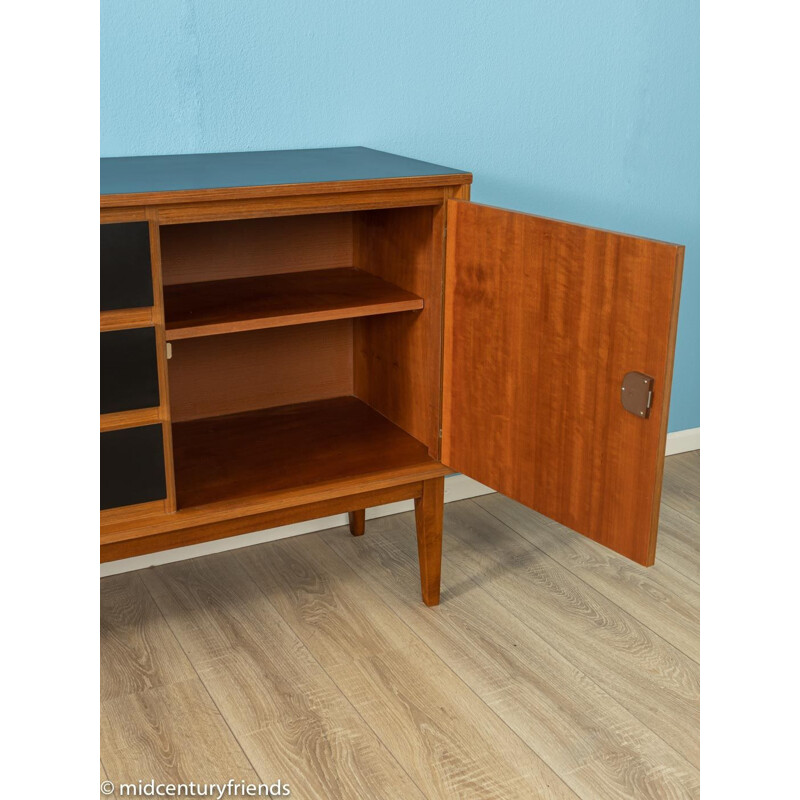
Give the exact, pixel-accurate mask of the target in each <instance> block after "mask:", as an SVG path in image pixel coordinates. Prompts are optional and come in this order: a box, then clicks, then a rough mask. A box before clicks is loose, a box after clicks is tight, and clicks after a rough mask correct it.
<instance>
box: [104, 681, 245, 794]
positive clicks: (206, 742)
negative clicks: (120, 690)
mask: <svg viewBox="0 0 800 800" xmlns="http://www.w3.org/2000/svg"><path fill="white" fill-rule="evenodd" d="M100 718H101V722H100V741H101V756H100V757H101V759H102V762H103V765H104V766H105V768H106V771H107V772H108V777H109V779H110V780H112V781H113V782H114V784H115V785H116V786H117V789H118V794H119V793H120V792H119V785H120V783H123V782H124V783H136V782H137V781H138V780H143V781H149V780H151V779H153V780H155V781H156V782H157V783H158V782H163V783H188V782H189V781H194V782H195V783H226V782H227V781H228V780H230V779H233V780H235V781H241V780H243V781H246V782H248V783H259V782H260V781H259V779H258V776H257V775H256V773H255V771H254V770H253V768H252V767H251V765H250V762H249V761H248V760H247V758H246V756H245V755H244V753H243V752H242V750H241V748H240V747H239V745H238V743H237V742H236V740H235V739H234V738H233V736H232V734H231V732H230V730H229V729H228V726H227V725H226V723H225V720H224V719H223V718H222V716H221V715H220V713H219V710H218V709H217V707H216V706H215V705H214V703H213V702H212V700H211V698H210V697H209V695H208V693H207V692H206V690H205V689H204V688H203V685H202V683H201V682H200V681H199V680H198V679H197V678H191V679H189V680H185V681H181V682H179V683H173V684H170V685H168V686H159V687H155V688H152V689H145V690H144V691H141V692H135V693H133V694H126V695H122V696H119V697H115V698H114V699H112V700H106V701H105V702H104V703H102V705H101V715H100Z"/></svg>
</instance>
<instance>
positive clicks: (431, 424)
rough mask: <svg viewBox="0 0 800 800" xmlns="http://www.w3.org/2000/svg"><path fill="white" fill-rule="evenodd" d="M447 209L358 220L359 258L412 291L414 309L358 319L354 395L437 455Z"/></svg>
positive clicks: (399, 212)
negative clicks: (418, 303)
mask: <svg viewBox="0 0 800 800" xmlns="http://www.w3.org/2000/svg"><path fill="white" fill-rule="evenodd" d="M441 209H442V206H441V205H440V206H438V207H437V208H426V207H422V208H406V209H392V210H387V211H370V212H364V213H361V214H358V215H356V217H355V218H354V226H353V233H354V263H355V265H356V266H357V267H359V268H361V269H365V270H368V271H370V272H372V273H374V274H375V275H378V276H380V277H381V278H383V279H384V280H387V281H389V282H390V283H392V284H394V285H396V286H400V287H402V288H403V289H405V290H407V291H409V292H413V293H414V294H415V295H417V296H419V297H421V298H422V299H423V300H424V303H425V307H424V309H423V310H422V311H420V312H418V313H415V314H397V315H393V316H382V317H370V318H365V319H359V320H356V321H355V323H354V339H355V341H354V356H353V358H354V360H353V375H354V392H355V395H356V396H357V397H360V398H361V399H362V400H363V401H364V402H365V403H367V404H368V405H370V406H372V407H373V408H374V409H376V410H377V411H380V413H381V414H383V415H384V416H386V417H388V418H389V419H390V420H392V422H394V423H395V424H396V425H399V426H400V427H401V428H402V429H403V430H405V431H408V433H410V434H411V435H412V436H414V437H415V438H416V439H419V441H421V442H424V443H425V445H426V446H427V448H428V452H429V454H430V455H431V456H433V457H438V454H439V427H440V425H439V404H440V400H441V388H440V374H441V319H442V277H443V276H442V262H443V255H444V219H443V215H442V213H441Z"/></svg>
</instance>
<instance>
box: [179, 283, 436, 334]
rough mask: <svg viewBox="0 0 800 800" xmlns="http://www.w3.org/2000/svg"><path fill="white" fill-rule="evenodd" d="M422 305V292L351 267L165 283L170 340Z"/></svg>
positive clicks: (320, 320) (398, 309)
mask: <svg viewBox="0 0 800 800" xmlns="http://www.w3.org/2000/svg"><path fill="white" fill-rule="evenodd" d="M422 306H423V302H422V298H421V297H418V296H417V295H415V294H412V293H411V292H407V291H405V289H401V288H400V287H398V286H395V285H393V284H391V283H387V282H386V281H384V280H382V279H381V278H378V277H376V276H375V275H372V274H370V273H369V272H364V271H363V270H358V269H352V268H342V269H317V270H309V271H307V272H290V273H283V274H279V275H263V276H258V277H254V278H237V279H234V280H223V281H205V282H203V283H183V284H178V285H173V286H165V287H164V313H165V318H166V334H167V340H168V341H175V340H176V339H191V338H195V337H198V336H214V335H217V334H220V333H235V332H237V331H251V330H257V329H260V328H279V327H283V326H286V325H300V324H303V323H307V322H324V321H326V320H331V319H347V318H351V317H367V316H372V315H375V314H390V313H394V312H397V311H418V310H419V309H421V308H422Z"/></svg>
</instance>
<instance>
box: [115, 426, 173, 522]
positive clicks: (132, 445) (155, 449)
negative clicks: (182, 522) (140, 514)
mask: <svg viewBox="0 0 800 800" xmlns="http://www.w3.org/2000/svg"><path fill="white" fill-rule="evenodd" d="M166 496H167V484H166V479H165V474H164V442H163V437H162V432H161V425H145V426H143V427H141V428H125V429H123V430H119V431H107V432H106V433H101V434H100V509H101V510H103V509H105V508H116V507H118V506H129V505H133V504H134V503H147V502H150V501H151V500H163V499H164V498H165V497H166Z"/></svg>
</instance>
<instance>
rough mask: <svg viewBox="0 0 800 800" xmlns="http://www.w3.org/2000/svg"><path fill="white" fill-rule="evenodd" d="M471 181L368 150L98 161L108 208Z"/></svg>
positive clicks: (458, 173) (467, 175) (438, 168)
mask: <svg viewBox="0 0 800 800" xmlns="http://www.w3.org/2000/svg"><path fill="white" fill-rule="evenodd" d="M471 182H472V175H471V174H470V173H469V172H464V171H463V170H458V169H453V168H452V167H444V166H441V165H439V164H431V163H428V162H425V161H419V160H417V159H414V158H406V157H405V156H398V155H394V154H392V153H384V152H382V151H379V150H372V149H370V148H367V147H333V148H320V149H316V150H268V151H263V152H243V153H196V154H190V155H167V156H131V157H120V158H101V159H100V202H101V205H102V206H105V207H108V206H115V205H133V204H137V205H145V204H149V203H163V202H170V203H173V202H181V201H185V202H192V201H196V200H201V199H233V198H240V197H242V198H243V197H263V196H269V195H277V194H317V193H321V192H339V191H348V190H350V191H358V190H361V189H382V188H385V189H393V188H401V187H409V188H411V187H417V186H434V185H439V186H448V185H457V184H464V183H471Z"/></svg>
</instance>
